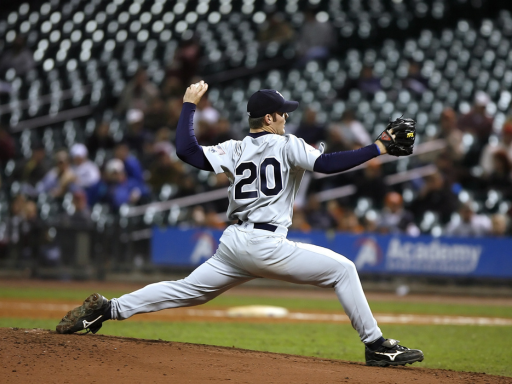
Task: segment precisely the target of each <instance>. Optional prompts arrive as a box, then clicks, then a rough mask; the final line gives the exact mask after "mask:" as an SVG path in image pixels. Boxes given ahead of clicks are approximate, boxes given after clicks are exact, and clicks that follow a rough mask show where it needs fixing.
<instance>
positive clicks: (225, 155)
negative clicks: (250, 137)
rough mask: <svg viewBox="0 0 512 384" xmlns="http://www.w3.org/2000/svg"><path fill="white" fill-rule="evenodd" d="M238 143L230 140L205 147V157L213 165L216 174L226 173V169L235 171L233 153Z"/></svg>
mask: <svg viewBox="0 0 512 384" xmlns="http://www.w3.org/2000/svg"><path fill="white" fill-rule="evenodd" d="M236 143H237V142H236V141H235V140H228V141H225V142H224V143H221V144H217V145H211V146H209V147H206V146H204V147H203V151H204V155H205V156H206V158H207V159H208V161H209V162H210V164H211V165H212V168H213V170H214V171H215V173H224V171H225V169H229V170H232V169H233V166H234V161H233V152H234V150H235V147H236Z"/></svg>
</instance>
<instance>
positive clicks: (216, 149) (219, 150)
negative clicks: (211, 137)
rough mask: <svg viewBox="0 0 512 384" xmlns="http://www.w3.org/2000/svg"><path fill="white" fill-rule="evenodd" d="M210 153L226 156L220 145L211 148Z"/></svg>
mask: <svg viewBox="0 0 512 384" xmlns="http://www.w3.org/2000/svg"><path fill="white" fill-rule="evenodd" d="M210 152H211V153H216V154H217V155H225V154H226V152H224V150H223V149H222V147H221V146H220V145H217V146H215V147H210Z"/></svg>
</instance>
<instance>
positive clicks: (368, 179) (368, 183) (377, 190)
mask: <svg viewBox="0 0 512 384" xmlns="http://www.w3.org/2000/svg"><path fill="white" fill-rule="evenodd" d="M357 173H358V174H357V176H356V177H355V181H354V184H355V186H356V193H355V197H357V198H359V197H368V198H369V199H370V200H371V201H372V206H373V207H376V208H380V207H382V203H383V200H382V195H383V194H384V193H386V191H387V190H388V189H389V187H388V185H387V184H386V182H385V181H384V175H383V174H382V165H381V163H380V160H379V159H378V158H375V159H371V160H370V161H368V162H367V163H366V167H365V168H363V170H359V171H357Z"/></svg>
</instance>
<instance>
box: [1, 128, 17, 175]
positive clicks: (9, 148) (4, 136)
mask: <svg viewBox="0 0 512 384" xmlns="http://www.w3.org/2000/svg"><path fill="white" fill-rule="evenodd" d="M15 155H16V145H15V143H14V139H13V138H12V136H11V135H10V134H9V131H8V130H7V129H6V128H4V127H3V126H2V125H0V167H1V168H3V167H4V166H5V164H7V162H8V161H9V160H11V159H14V156H15Z"/></svg>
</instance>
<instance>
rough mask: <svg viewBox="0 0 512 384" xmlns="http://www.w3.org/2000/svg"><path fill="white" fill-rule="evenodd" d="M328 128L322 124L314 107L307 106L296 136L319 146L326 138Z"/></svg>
mask: <svg viewBox="0 0 512 384" xmlns="http://www.w3.org/2000/svg"><path fill="white" fill-rule="evenodd" d="M326 133H327V132H326V128H325V125H324V124H320V123H319V122H318V119H317V113H316V111H315V110H314V109H313V108H310V107H308V108H306V110H305V111H304V116H303V118H302V121H301V123H300V124H299V127H298V128H297V130H296V131H295V136H297V137H300V138H301V139H304V141H305V142H306V143H308V144H309V145H312V146H314V147H317V146H318V145H319V144H320V142H322V141H325V139H326Z"/></svg>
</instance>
